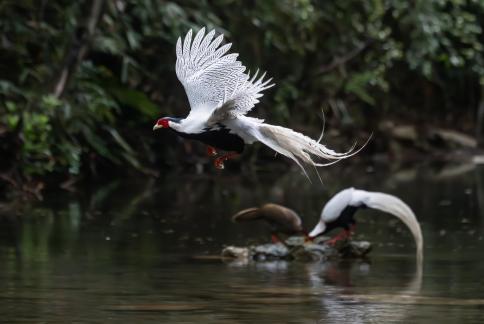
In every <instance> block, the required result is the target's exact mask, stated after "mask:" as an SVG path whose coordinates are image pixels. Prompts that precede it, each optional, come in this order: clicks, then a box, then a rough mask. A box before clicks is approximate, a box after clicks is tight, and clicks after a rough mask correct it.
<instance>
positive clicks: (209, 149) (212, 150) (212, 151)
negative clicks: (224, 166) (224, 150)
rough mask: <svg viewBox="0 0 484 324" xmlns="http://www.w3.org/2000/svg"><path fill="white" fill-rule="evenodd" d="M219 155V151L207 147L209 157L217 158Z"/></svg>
mask: <svg viewBox="0 0 484 324" xmlns="http://www.w3.org/2000/svg"><path fill="white" fill-rule="evenodd" d="M217 154H218V153H217V150H216V149H215V148H214V147H212V146H207V155H208V156H216V155H217Z"/></svg>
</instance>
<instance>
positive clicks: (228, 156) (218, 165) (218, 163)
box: [213, 153, 238, 170]
mask: <svg viewBox="0 0 484 324" xmlns="http://www.w3.org/2000/svg"><path fill="white" fill-rule="evenodd" d="M236 156H238V154H237V153H229V154H226V155H224V156H221V157H218V158H216V159H215V160H213V165H214V166H215V167H216V168H217V169H220V170H222V169H223V168H224V167H225V166H224V162H225V161H227V160H228V159H231V158H233V157H236Z"/></svg>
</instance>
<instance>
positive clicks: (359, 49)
mask: <svg viewBox="0 0 484 324" xmlns="http://www.w3.org/2000/svg"><path fill="white" fill-rule="evenodd" d="M369 44H370V41H367V42H365V43H363V44H361V45H360V46H358V47H356V48H355V49H353V50H352V51H350V52H348V53H346V55H344V56H340V57H335V58H333V61H332V62H331V63H329V64H327V65H323V66H322V67H320V68H319V69H318V70H317V71H316V72H315V73H314V75H313V76H318V75H321V74H325V73H328V72H330V71H332V70H334V69H336V68H337V67H339V66H341V65H343V64H345V63H346V62H348V61H350V60H352V59H354V58H355V57H356V56H358V55H359V54H360V53H361V52H363V50H364V49H366V48H367V47H368V45H369Z"/></svg>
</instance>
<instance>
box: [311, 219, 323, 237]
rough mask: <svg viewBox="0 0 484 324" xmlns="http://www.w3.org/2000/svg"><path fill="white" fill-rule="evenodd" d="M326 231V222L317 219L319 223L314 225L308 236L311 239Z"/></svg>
mask: <svg viewBox="0 0 484 324" xmlns="http://www.w3.org/2000/svg"><path fill="white" fill-rule="evenodd" d="M327 231H328V228H327V226H326V223H325V222H324V221H322V220H320V221H319V223H318V224H317V225H316V227H314V229H313V230H312V231H311V232H310V233H309V235H308V236H309V237H310V238H311V239H314V238H316V237H318V236H320V235H323V234H324V233H326V232H327Z"/></svg>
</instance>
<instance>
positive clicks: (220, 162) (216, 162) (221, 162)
mask: <svg viewBox="0 0 484 324" xmlns="http://www.w3.org/2000/svg"><path fill="white" fill-rule="evenodd" d="M213 165H214V166H215V167H216V168H217V169H219V170H223V169H224V168H225V166H224V160H223V159H222V158H218V159H215V160H214V161H213Z"/></svg>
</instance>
